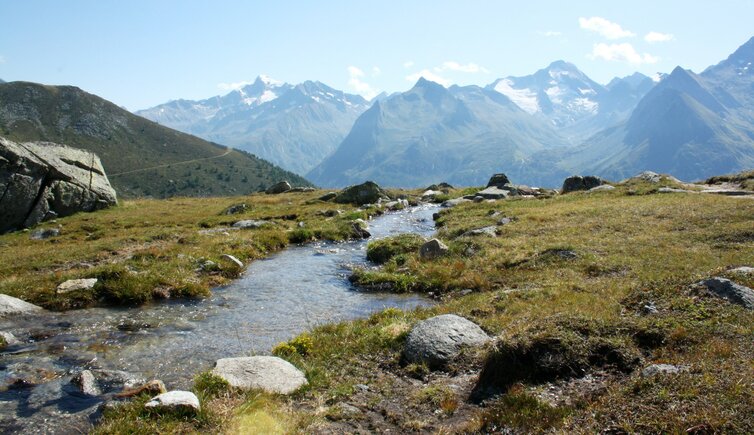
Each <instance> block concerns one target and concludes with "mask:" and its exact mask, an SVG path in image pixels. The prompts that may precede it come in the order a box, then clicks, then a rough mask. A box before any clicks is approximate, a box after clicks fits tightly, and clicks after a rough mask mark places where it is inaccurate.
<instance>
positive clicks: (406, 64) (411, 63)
mask: <svg viewBox="0 0 754 435" xmlns="http://www.w3.org/2000/svg"><path fill="white" fill-rule="evenodd" d="M412 66H414V61H413V60H407V61H405V62H403V68H406V69H408V68H411V67H412Z"/></svg>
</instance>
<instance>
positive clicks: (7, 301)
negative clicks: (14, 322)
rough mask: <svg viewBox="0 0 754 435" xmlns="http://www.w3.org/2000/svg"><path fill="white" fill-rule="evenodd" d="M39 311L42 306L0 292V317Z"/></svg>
mask: <svg viewBox="0 0 754 435" xmlns="http://www.w3.org/2000/svg"><path fill="white" fill-rule="evenodd" d="M41 311H43V309H42V307H38V306H36V305H34V304H30V303H28V302H26V301H22V300H21V299H18V298H14V297H13V296H8V295H4V294H0V317H5V316H10V315H14V314H27V313H35V312H41Z"/></svg>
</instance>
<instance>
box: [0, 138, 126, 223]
mask: <svg viewBox="0 0 754 435" xmlns="http://www.w3.org/2000/svg"><path fill="white" fill-rule="evenodd" d="M0 191H2V192H4V193H3V194H2V195H1V196H0V233H3V232H6V231H10V230H14V229H19V228H23V227H30V226H33V225H36V224H38V223H39V222H42V221H43V220H45V219H50V218H53V217H57V216H68V215H71V214H73V213H77V212H80V211H95V210H99V209H102V208H106V207H109V206H111V205H115V204H117V198H116V194H115V190H114V189H113V188H112V186H110V181H109V180H108V179H107V175H105V170H104V168H103V167H102V163H101V162H100V159H99V157H97V155H96V154H94V153H92V152H90V151H86V150H81V149H78V148H71V147H67V146H65V145H60V144H55V143H51V142H25V143H16V142H12V141H9V140H7V139H4V138H0Z"/></svg>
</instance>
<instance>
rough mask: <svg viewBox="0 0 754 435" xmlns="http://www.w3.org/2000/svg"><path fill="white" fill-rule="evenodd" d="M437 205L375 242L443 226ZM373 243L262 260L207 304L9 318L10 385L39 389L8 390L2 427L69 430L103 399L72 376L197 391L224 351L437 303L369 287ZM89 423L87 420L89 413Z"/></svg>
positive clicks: (0, 359)
mask: <svg viewBox="0 0 754 435" xmlns="http://www.w3.org/2000/svg"><path fill="white" fill-rule="evenodd" d="M436 210H437V207H434V206H421V207H415V208H411V209H407V210H403V211H399V212H394V213H389V214H386V215H383V216H380V217H377V218H375V219H373V220H372V221H370V223H369V224H370V228H369V231H370V232H371V233H372V237H371V238H370V239H369V240H374V239H378V238H382V237H385V236H389V235H394V234H399V233H409V232H411V233H416V234H420V235H424V236H428V235H430V234H432V233H433V232H434V224H433V221H432V213H433V212H435V211H436ZM366 244H367V241H353V242H345V243H317V244H310V245H306V246H297V247H291V248H289V249H286V250H284V251H282V252H280V253H278V254H275V255H272V256H271V257H269V258H267V259H264V260H259V261H256V262H254V263H252V264H251V265H250V266H249V267H248V268H247V270H246V272H245V273H244V275H243V276H242V277H241V278H240V279H238V280H237V281H235V282H234V283H233V284H231V285H229V286H226V287H223V288H217V289H215V290H214V291H213V294H212V296H211V297H209V298H207V299H204V300H200V301H193V302H187V301H175V302H167V303H159V304H151V305H148V306H144V307H139V308H130V309H124V308H116V309H113V308H92V309H85V310H76V311H70V312H65V313H48V314H45V315H43V316H39V317H34V318H31V317H29V318H24V319H18V318H15V319H0V330H3V331H8V332H11V333H13V334H14V335H15V336H16V337H17V338H18V339H20V340H22V341H23V343H22V344H21V345H16V346H12V347H10V348H8V349H6V351H5V352H4V353H3V354H2V355H0V386H7V385H9V384H10V383H12V382H15V381H16V380H18V379H27V380H30V381H31V382H32V383H34V384H38V385H37V386H33V387H23V388H11V389H8V390H6V391H2V392H0V431H2V432H9V431H24V432H29V431H39V432H69V431H72V430H74V428H80V427H82V426H81V424H83V423H82V421H81V420H82V415H84V414H85V415H89V414H91V413H92V412H93V409H96V405H97V404H98V402H99V401H98V400H96V399H82V398H81V397H80V396H78V395H76V394H71V388H70V387H69V386H68V385H67V384H68V381H69V380H70V374H71V373H73V372H75V371H78V370H80V369H82V368H89V367H93V368H103V369H116V370H125V371H127V372H130V373H133V374H135V375H138V376H140V377H143V378H147V379H151V378H157V379H162V380H163V381H164V382H165V384H166V385H167V387H168V389H179V388H189V387H190V386H191V384H192V377H193V376H194V375H195V374H196V373H198V372H200V371H203V370H206V369H208V368H211V367H212V365H213V363H214V361H215V360H217V359H218V358H223V357H231V356H244V355H253V354H265V353H269V351H270V349H271V348H272V346H274V345H275V344H276V343H278V342H280V341H284V340H287V339H289V338H291V337H293V336H295V335H297V334H299V333H301V332H303V331H305V330H308V329H311V328H312V327H313V326H315V325H318V324H322V323H329V322H334V321H338V320H347V319H354V318H360V317H366V316H368V315H369V314H371V313H373V312H376V311H379V310H382V309H384V308H386V307H398V308H403V309H411V308H414V307H417V306H420V305H429V304H431V301H429V300H428V299H426V298H424V297H422V296H419V295H396V294H388V293H373V292H361V291H358V290H357V289H355V288H353V287H352V286H351V284H350V283H349V282H348V279H347V277H348V274H349V272H350V267H351V266H353V265H362V264H366V259H365V250H366ZM84 420H85V421H86V418H84Z"/></svg>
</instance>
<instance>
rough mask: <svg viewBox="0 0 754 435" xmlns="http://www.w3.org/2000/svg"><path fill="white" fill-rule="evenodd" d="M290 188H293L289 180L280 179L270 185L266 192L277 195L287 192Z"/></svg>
mask: <svg viewBox="0 0 754 435" xmlns="http://www.w3.org/2000/svg"><path fill="white" fill-rule="evenodd" d="M289 190H291V183H289V182H287V181H280V182H278V183H275V184H273V185H272V186H270V187H268V188H267V190H265V191H264V193H266V194H268V195H277V194H278V193H285V192H287V191H289Z"/></svg>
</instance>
